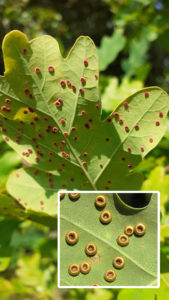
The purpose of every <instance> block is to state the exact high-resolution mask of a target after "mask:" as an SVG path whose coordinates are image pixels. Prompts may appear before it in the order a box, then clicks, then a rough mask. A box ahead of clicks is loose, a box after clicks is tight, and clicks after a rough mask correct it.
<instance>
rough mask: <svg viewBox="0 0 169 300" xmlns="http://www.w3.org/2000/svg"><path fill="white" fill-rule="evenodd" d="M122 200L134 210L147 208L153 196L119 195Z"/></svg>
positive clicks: (139, 194)
mask: <svg viewBox="0 0 169 300" xmlns="http://www.w3.org/2000/svg"><path fill="white" fill-rule="evenodd" d="M118 195H119V197H120V198H121V200H122V201H123V202H124V203H125V204H127V205H129V206H131V207H134V208H143V207H145V206H147V205H148V204H149V202H150V199H151V196H152V194H150V193H149V194H146V193H145V194H143V193H136V194H135V193H134V194H123V193H119V194H118Z"/></svg>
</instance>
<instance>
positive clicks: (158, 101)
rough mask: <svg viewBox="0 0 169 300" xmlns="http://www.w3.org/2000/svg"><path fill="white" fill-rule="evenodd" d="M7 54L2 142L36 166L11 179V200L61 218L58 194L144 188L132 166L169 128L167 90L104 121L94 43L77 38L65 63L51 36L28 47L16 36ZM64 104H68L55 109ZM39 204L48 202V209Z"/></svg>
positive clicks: (134, 101)
mask: <svg viewBox="0 0 169 300" xmlns="http://www.w3.org/2000/svg"><path fill="white" fill-rule="evenodd" d="M3 53H4V64H5V76H4V77H3V76H2V77H0V108H1V110H0V114H1V115H2V118H1V119H2V120H1V122H0V124H1V127H2V132H3V136H4V139H5V140H6V142H7V143H8V144H9V145H10V146H11V147H12V148H13V149H14V150H15V151H16V152H17V153H18V154H19V155H20V156H21V157H22V158H24V161H25V164H27V165H28V166H31V167H32V168H25V169H23V170H22V171H21V170H20V171H18V172H21V174H22V176H20V178H19V179H18V177H17V176H16V174H15V173H12V174H11V176H10V178H9V182H8V183H7V190H8V192H9V194H10V195H11V196H12V197H14V198H15V199H20V198H21V204H22V206H24V207H25V208H26V209H27V210H29V209H30V210H31V211H35V212H37V211H39V209H41V211H40V214H42V210H43V213H47V214H52V215H56V211H57V206H56V201H57V196H56V192H57V190H58V189H69V190H73V189H79V190H82V189H83V190H84V189H85V190H99V189H100V190H104V189H110V190H113V189H119V190H133V189H135V190H137V189H140V186H141V182H142V175H141V174H137V173H136V172H134V168H135V167H136V166H137V164H138V163H139V162H140V161H141V160H142V158H143V157H144V156H145V155H146V154H147V153H148V152H149V151H151V150H152V149H153V148H154V147H155V146H156V145H157V144H158V142H159V141H160V139H161V137H162V136H163V134H164V132H165V129H166V121H165V117H166V115H167V112H168V107H169V101H168V95H167V94H166V93H165V92H164V91H163V90H161V89H160V88H158V87H150V88H146V89H143V90H141V91H138V92H137V93H135V94H133V95H131V96H130V97H128V98H127V99H126V100H125V101H124V102H126V101H127V103H128V106H127V107H126V106H124V102H122V103H121V104H120V105H119V106H118V107H117V108H116V110H115V112H114V113H115V115H116V114H117V115H119V117H115V115H114V114H113V113H111V114H110V116H109V117H108V118H107V119H106V120H104V121H102V120H101V118H100V116H101V103H100V98H99V91H98V57H97V50H96V47H95V45H94V44H93V42H92V40H91V39H90V38H89V37H83V36H82V37H80V38H79V39H77V41H76V43H75V44H74V46H73V48H72V49H71V51H70V53H69V54H68V56H67V57H66V58H63V57H62V56H61V54H60V51H59V46H58V43H57V41H56V40H55V39H54V38H52V37H50V36H40V37H38V38H36V39H34V40H32V41H30V42H29V41H28V40H27V37H26V36H25V35H24V34H23V33H21V32H19V31H16V30H15V31H12V32H11V33H9V34H7V36H6V37H5V39H4V42H3ZM50 66H51V67H52V68H53V69H52V70H53V71H52V72H51V71H50V70H48V68H49V67H50ZM36 68H39V69H38V72H36V71H37V69H36ZM82 79H83V80H82ZM67 80H70V81H71V84H72V85H74V86H76V90H72V86H69V82H68V83H67ZM84 80H85V83H82V82H81V81H83V82H84ZM61 82H62V84H63V82H64V83H65V86H62V85H61ZM81 89H82V90H81ZM145 92H146V93H145ZM60 98H61V99H63V102H62V105H61V106H60V107H57V106H56V105H55V103H56V102H57V103H58V100H57V99H60ZM7 99H9V100H11V102H10V103H9V100H7ZM56 100H57V101H56ZM4 107H5V108H4ZM160 112H161V113H162V117H159V113H160ZM4 117H5V118H4ZM121 119H122V120H123V123H122V124H120V123H119V120H121ZM61 120H62V121H61ZM63 120H65V123H64V124H63ZM156 121H157V122H159V126H156ZM135 126H138V127H137V129H136V128H135ZM74 129H75V130H74ZM56 131H57V132H56ZM150 140H151V141H150ZM130 148H131V149H130ZM130 150H131V151H130ZM37 169H38V170H39V174H38V173H37ZM37 174H38V175H37ZM50 176H51V178H50ZM27 183H28V186H27ZM34 187H35V188H34ZM31 191H34V192H33V194H30V192H31ZM41 197H42V199H41ZM32 199H33V200H32ZM48 199H50V201H49V202H48V201H47V200H48ZM40 201H44V202H45V205H44V206H43V208H40V205H39V204H40ZM25 203H26V204H27V205H26V204H25Z"/></svg>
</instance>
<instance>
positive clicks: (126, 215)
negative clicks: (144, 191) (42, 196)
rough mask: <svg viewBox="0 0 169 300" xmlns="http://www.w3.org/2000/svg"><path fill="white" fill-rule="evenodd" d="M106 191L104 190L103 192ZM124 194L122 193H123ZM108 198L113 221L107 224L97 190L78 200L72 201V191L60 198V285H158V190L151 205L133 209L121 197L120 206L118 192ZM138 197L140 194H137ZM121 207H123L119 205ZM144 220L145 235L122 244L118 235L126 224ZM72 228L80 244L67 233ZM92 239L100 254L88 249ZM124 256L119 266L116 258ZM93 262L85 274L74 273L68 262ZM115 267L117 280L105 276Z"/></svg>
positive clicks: (82, 195) (107, 196)
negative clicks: (68, 240) (69, 241)
mask: <svg viewBox="0 0 169 300" xmlns="http://www.w3.org/2000/svg"><path fill="white" fill-rule="evenodd" d="M102 195H104V194H102ZM119 195H121V194H119ZM104 196H105V197H106V198H107V205H106V207H105V210H109V211H110V212H111V213H112V221H111V222H110V223H109V224H107V225H103V224H102V223H101V222H100V218H99V217H100V213H101V211H102V210H103V209H102V210H98V209H96V207H95V204H94V203H95V197H96V194H90V193H88V194H81V195H80V198H79V199H78V200H77V201H72V200H71V199H70V198H69V196H68V194H66V196H65V198H64V199H63V200H61V202H60V255H61V256H60V285H61V286H90V285H92V284H93V283H98V284H99V285H100V286H151V285H157V281H156V280H157V194H156V193H154V194H152V196H151V200H150V202H149V205H148V206H146V207H145V208H144V209H142V210H138V209H133V208H131V207H128V206H126V204H125V203H124V202H122V201H120V203H121V204H120V206H118V205H117V204H118V202H117V199H116V200H115V194H112V193H109V194H105V195H104ZM135 197H136V198H137V194H135ZM119 207H120V208H119ZM139 222H142V223H144V224H145V225H146V228H147V229H146V233H145V235H144V236H142V237H136V236H135V235H133V236H131V237H130V242H129V245H128V246H126V247H121V246H120V245H118V243H117V240H116V239H117V237H118V235H120V234H123V233H124V227H125V226H127V225H132V226H134V225H135V224H136V223H139ZM70 230H74V231H76V232H77V233H78V234H79V241H78V242H77V244H75V245H73V246H70V245H68V244H67V243H66V241H65V235H66V233H67V232H69V231H70ZM88 243H95V244H96V245H97V248H98V250H97V254H96V255H95V256H94V257H89V256H87V255H86V253H85V246H86V245H87V244H88ZM116 256H122V257H123V258H124V259H125V265H124V267H123V269H121V270H116V269H115V268H114V267H113V265H112V262H113V259H114V258H115V257H116ZM82 262H88V263H90V264H91V271H90V272H89V273H88V274H86V275H84V274H81V273H80V274H79V275H78V276H71V275H70V274H69V273H68V266H69V265H70V264H72V263H77V264H81V263H82ZM109 269H112V270H115V272H116V274H117V278H116V280H115V281H114V282H110V283H109V282H107V281H106V280H105V279H104V273H105V272H106V270H109Z"/></svg>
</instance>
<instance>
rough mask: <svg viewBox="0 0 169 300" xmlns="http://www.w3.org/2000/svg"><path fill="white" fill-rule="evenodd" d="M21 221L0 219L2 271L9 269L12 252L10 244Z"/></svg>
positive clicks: (0, 261)
mask: <svg viewBox="0 0 169 300" xmlns="http://www.w3.org/2000/svg"><path fill="white" fill-rule="evenodd" d="M18 224H19V222H18V221H16V220H8V219H2V220H0V272H2V271H4V270H6V269H7V267H8V265H9V263H10V261H11V254H12V247H11V246H10V240H11V236H12V234H13V231H14V230H15V229H16V228H17V227H18Z"/></svg>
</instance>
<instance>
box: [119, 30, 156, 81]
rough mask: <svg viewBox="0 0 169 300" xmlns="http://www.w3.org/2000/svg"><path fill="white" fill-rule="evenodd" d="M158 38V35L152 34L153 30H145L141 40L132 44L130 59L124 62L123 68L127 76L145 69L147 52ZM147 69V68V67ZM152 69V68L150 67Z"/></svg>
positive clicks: (136, 40) (133, 41)
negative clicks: (151, 43) (152, 42)
mask: <svg viewBox="0 0 169 300" xmlns="http://www.w3.org/2000/svg"><path fill="white" fill-rule="evenodd" d="M155 38H156V35H154V33H152V30H151V28H149V27H147V28H145V29H144V30H143V31H142V33H141V35H140V37H139V38H135V39H133V40H132V41H131V43H130V48H129V58H127V59H124V60H123V61H122V68H123V70H124V71H125V75H126V76H128V77H131V76H132V75H134V74H135V73H137V71H138V70H139V68H143V65H144V64H145V63H146V60H147V52H148V49H149V46H150V42H151V41H152V40H154V39H155ZM145 67H146V68H147V66H146V65H145ZM148 68H150V67H148Z"/></svg>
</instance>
